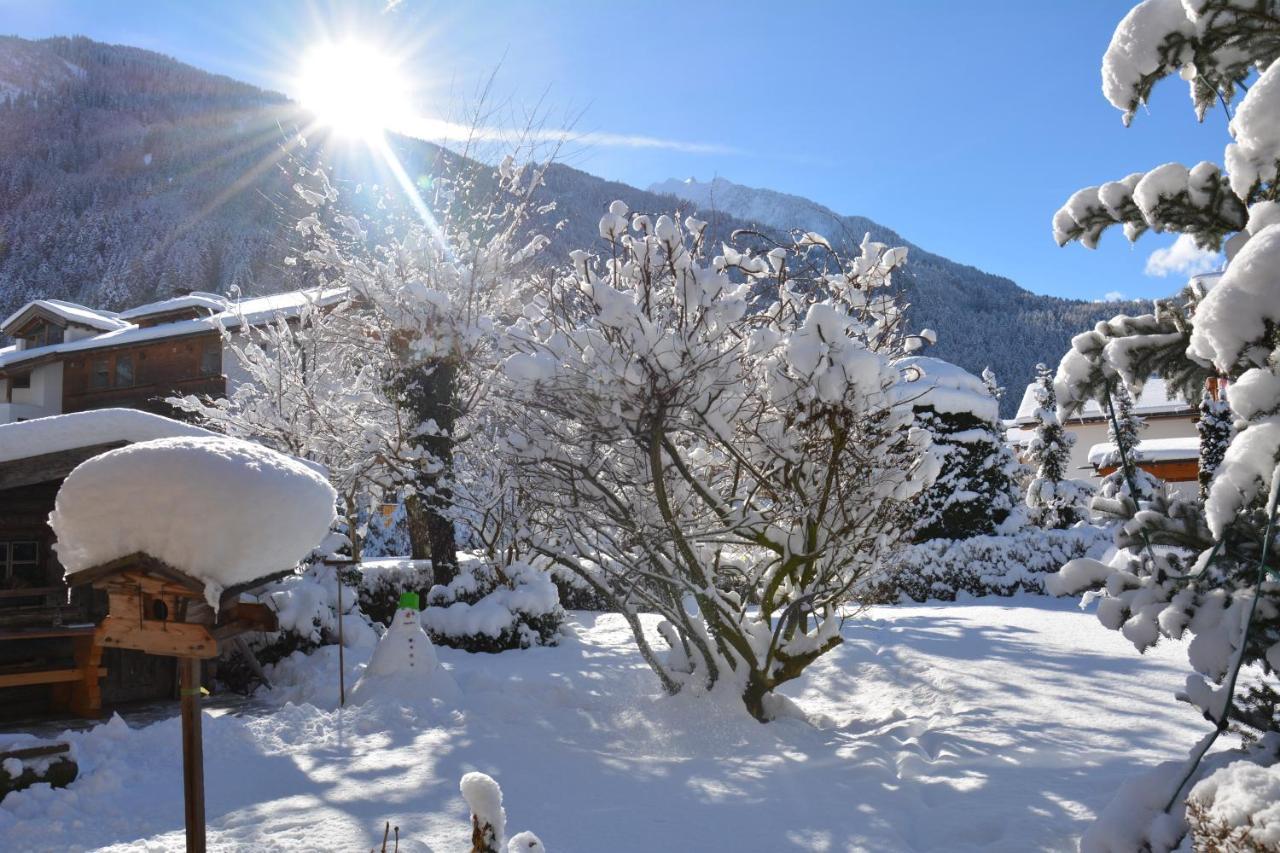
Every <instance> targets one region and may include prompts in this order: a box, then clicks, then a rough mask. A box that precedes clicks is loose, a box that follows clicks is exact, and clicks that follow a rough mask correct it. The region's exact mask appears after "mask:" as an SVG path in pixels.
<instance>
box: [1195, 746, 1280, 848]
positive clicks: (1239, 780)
mask: <svg viewBox="0 0 1280 853" xmlns="http://www.w3.org/2000/svg"><path fill="white" fill-rule="evenodd" d="M1187 821H1188V823H1189V824H1190V825H1191V837H1192V839H1194V843H1195V849H1196V850H1280V764H1272V765H1270V766H1269V767H1264V766H1262V765H1260V764H1255V763H1254V762H1252V761H1249V760H1242V761H1234V762H1232V763H1231V764H1228V765H1227V766H1226V767H1223V768H1222V769H1221V770H1218V771H1217V772H1215V773H1213V774H1212V775H1210V776H1208V777H1206V778H1204V779H1202V780H1200V782H1199V783H1198V784H1197V785H1196V786H1195V787H1194V788H1192V789H1191V795H1190V796H1189V797H1187Z"/></svg>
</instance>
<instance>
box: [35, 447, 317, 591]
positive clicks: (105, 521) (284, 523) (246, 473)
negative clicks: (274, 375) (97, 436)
mask: <svg viewBox="0 0 1280 853" xmlns="http://www.w3.org/2000/svg"><path fill="white" fill-rule="evenodd" d="M336 499H337V495H336V494H335V492H334V490H333V488H332V487H331V486H330V485H329V484H328V482H326V481H325V480H324V478H322V477H321V476H320V475H319V474H317V473H316V472H315V471H313V470H311V469H310V468H309V467H307V466H306V465H304V464H302V463H301V462H300V461H298V460H296V459H293V458H292V457H289V456H285V455H283V454H281V453H277V452H276V451H274V450H269V449H268V448H265V447H261V446H259V445H256V444H251V443H249V442H247V441H240V440H238V439H233V438H223V437H193V438H164V439H157V440H154V441H144V442H140V443H138V444H134V445H130V446H129V447H122V448H120V449H118V450H112V451H109V452H107V453H103V454H102V455H100V456H95V457H94V458H92V459H90V460H88V461H87V462H84V463H82V464H81V465H80V466H79V467H77V468H76V469H75V470H74V471H72V472H71V474H70V475H69V476H68V477H67V479H66V481H65V482H64V483H63V484H62V488H61V489H60V490H59V491H58V497H57V502H56V506H55V508H54V511H53V512H52V513H51V514H50V516H49V524H50V526H51V527H52V528H53V531H54V533H55V534H57V537H58V542H57V544H56V545H55V546H54V547H55V549H56V550H57V552H58V559H59V560H60V561H61V563H62V565H63V566H64V567H65V569H66V572H67V574H68V575H72V574H75V573H76V572H79V571H83V570H85V569H88V568H91V567H93V566H97V565H100V564H102V563H106V562H109V561H111V560H115V559H118V558H120V557H125V556H128V555H129V554H132V553H135V552H139V551H141V552H144V553H146V554H149V555H151V556H152V557H155V558H156V559H159V560H163V561H164V562H166V563H168V564H169V565H171V566H173V567H174V568H176V569H179V570H180V571H183V572H185V573H187V574H189V575H191V576H192V577H195V578H198V579H200V580H202V581H203V582H204V583H205V594H206V597H207V598H208V599H209V602H210V604H212V605H213V606H215V607H216V606H217V603H218V598H219V596H220V594H221V591H222V589H224V588H225V587H229V586H233V585H235V584H239V583H245V582H247V581H252V580H255V579H257V578H260V577H263V576H264V575H268V574H271V573H273V572H277V571H280V570H283V569H289V568H291V567H293V566H295V565H297V563H298V561H299V560H302V559H303V558H304V557H306V556H307V555H308V554H309V553H310V552H311V549H312V548H313V547H314V546H315V545H316V544H317V543H318V542H320V541H321V540H322V539H323V538H324V537H325V535H326V534H327V533H328V531H329V526H330V524H331V523H332V522H333V520H334V503H335V501H336Z"/></svg>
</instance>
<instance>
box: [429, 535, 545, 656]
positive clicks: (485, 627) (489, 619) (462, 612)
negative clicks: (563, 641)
mask: <svg viewBox="0 0 1280 853" xmlns="http://www.w3.org/2000/svg"><path fill="white" fill-rule="evenodd" d="M427 604H428V605H429V606H428V607H427V608H426V609H425V610H423V612H422V621H423V624H424V625H425V626H426V628H427V631H428V632H429V633H430V634H431V639H432V640H434V641H435V642H437V643H439V644H440V645H444V646H451V647H453V648H458V649H466V650H467V651H470V652H500V651H504V650H506V649H524V648H528V647H529V646H553V645H555V644H556V643H557V642H559V638H560V626H561V624H562V623H563V621H564V611H563V610H562V609H561V607H560V596H559V594H558V593H557V591H556V586H555V584H554V583H553V582H552V580H551V576H550V575H549V574H548V573H546V572H543V571H540V570H538V569H536V568H534V567H533V566H531V565H529V564H528V563H525V562H522V561H516V562H513V563H511V564H509V565H507V566H504V567H502V568H501V569H498V568H496V567H495V566H493V565H491V564H490V563H488V562H486V561H484V560H481V559H479V558H478V557H475V556H471V557H464V558H463V559H461V560H460V561H459V565H458V576H457V577H455V578H454V579H453V580H452V581H451V582H450V583H449V584H448V585H447V586H434V587H432V588H431V591H430V592H429V593H427Z"/></svg>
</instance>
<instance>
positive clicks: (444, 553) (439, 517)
mask: <svg viewBox="0 0 1280 853" xmlns="http://www.w3.org/2000/svg"><path fill="white" fill-rule="evenodd" d="M457 382H458V364H457V362H456V360H454V359H452V358H445V359H438V360H432V361H428V362H423V363H421V364H419V365H416V366H415V367H413V368H410V369H407V370H405V371H403V372H402V373H401V374H400V376H399V377H398V380H397V382H396V385H397V386H398V387H397V391H398V392H399V393H400V395H401V399H402V400H403V401H404V404H405V407H406V408H407V409H408V410H409V411H410V412H413V414H414V416H415V417H416V418H417V419H418V421H419V422H420V423H423V424H425V423H426V422H427V421H435V422H436V426H437V427H438V428H439V431H440V433H442V434H436V435H425V436H423V437H421V438H420V439H419V442H420V444H421V446H422V447H423V448H424V449H425V450H426V451H427V452H428V453H430V454H431V456H432V457H433V458H434V460H435V461H436V462H437V463H439V465H440V466H441V467H440V470H439V471H437V472H433V473H426V472H423V473H422V474H421V475H420V476H419V481H418V491H417V494H415V495H411V496H410V497H409V499H408V500H407V501H406V502H405V510H406V514H407V515H408V519H409V539H410V543H411V547H412V551H413V558H414V559H415V560H421V559H426V558H429V559H430V560H431V569H432V579H433V580H434V581H435V583H438V584H447V583H449V581H451V580H453V579H454V578H455V577H456V576H457V574H458V546H457V542H456V541H455V538H454V532H453V520H452V519H451V518H450V517H449V514H448V513H449V509H450V506H451V504H452V502H453V491H452V490H451V489H450V488H449V486H448V483H449V480H450V478H451V477H452V475H453V431H454V428H455V426H456V424H457V420H458V402H457Z"/></svg>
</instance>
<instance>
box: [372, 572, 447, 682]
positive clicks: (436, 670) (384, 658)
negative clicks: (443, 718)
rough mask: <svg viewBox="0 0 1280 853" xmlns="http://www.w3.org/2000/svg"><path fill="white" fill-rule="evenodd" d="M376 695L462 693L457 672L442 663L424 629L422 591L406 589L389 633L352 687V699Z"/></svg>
mask: <svg viewBox="0 0 1280 853" xmlns="http://www.w3.org/2000/svg"><path fill="white" fill-rule="evenodd" d="M375 696H395V697H399V698H404V699H408V700H410V701H413V702H417V701H420V700H432V699H434V700H440V701H441V702H452V701H453V700H455V699H456V698H457V697H458V685H457V684H456V683H455V682H454V680H453V676H451V675H449V673H448V672H447V671H446V670H445V668H444V667H442V666H441V665H440V660H439V658H437V657H436V647H435V646H434V645H432V643H431V638H430V637H428V636H427V632H426V631H424V630H423V629H422V624H421V622H420V621H419V617H418V594H417V593H416V592H406V593H404V594H403V595H401V596H400V605H399V607H398V608H397V609H396V612H395V615H394V616H393V617H392V619H391V625H390V627H388V628H387V633H385V634H383V635H382V639H381V640H379V641H378V645H377V646H376V647H374V650H373V657H371V658H370V659H369V663H368V665H366V666H365V669H364V673H363V674H362V675H361V676H360V680H359V681H357V682H356V686H355V688H354V689H353V690H352V691H351V701H352V702H356V703H360V702H365V701H367V700H369V699H371V698H373V697H375Z"/></svg>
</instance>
